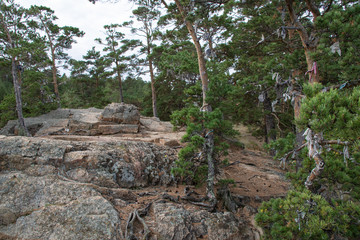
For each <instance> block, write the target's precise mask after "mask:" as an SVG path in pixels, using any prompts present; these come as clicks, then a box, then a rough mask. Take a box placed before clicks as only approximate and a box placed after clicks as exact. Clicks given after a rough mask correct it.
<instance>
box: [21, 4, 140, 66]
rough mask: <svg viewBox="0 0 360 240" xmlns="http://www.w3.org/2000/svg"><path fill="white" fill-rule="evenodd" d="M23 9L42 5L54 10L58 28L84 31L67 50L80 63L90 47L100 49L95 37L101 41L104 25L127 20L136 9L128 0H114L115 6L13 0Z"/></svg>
mask: <svg viewBox="0 0 360 240" xmlns="http://www.w3.org/2000/svg"><path fill="white" fill-rule="evenodd" d="M16 2H17V3H18V4H20V5H21V6H23V7H26V8H28V7H30V6H31V5H38V6H41V5H42V6H46V7H49V8H50V9H52V10H54V11H55V16H57V17H58V20H57V21H56V23H57V24H58V25H59V26H72V27H77V28H79V29H80V30H82V31H84V32H85V35H84V37H82V38H77V39H76V40H77V43H76V44H74V45H73V47H72V49H71V50H69V51H68V53H69V55H70V56H71V57H72V58H75V59H77V60H80V59H81V58H82V56H83V55H85V54H86V52H87V51H88V50H90V49H91V48H92V46H97V47H96V48H97V50H102V47H101V46H99V45H98V44H96V43H95V42H94V39H95V38H99V37H100V38H104V33H103V32H104V31H103V29H104V28H103V27H104V25H108V24H111V23H122V22H124V21H129V20H130V16H131V15H132V10H133V9H135V8H136V6H135V5H134V4H133V3H129V2H128V0H118V2H117V3H110V2H97V3H96V4H92V3H90V2H89V1H88V0H16ZM125 34H126V38H134V36H132V35H131V34H130V31H128V32H125Z"/></svg>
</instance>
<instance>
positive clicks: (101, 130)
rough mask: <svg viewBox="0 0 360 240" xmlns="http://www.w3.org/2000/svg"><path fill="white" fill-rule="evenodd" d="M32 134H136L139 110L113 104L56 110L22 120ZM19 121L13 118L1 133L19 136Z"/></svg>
mask: <svg viewBox="0 0 360 240" xmlns="http://www.w3.org/2000/svg"><path fill="white" fill-rule="evenodd" d="M25 123H26V126H27V127H28V129H29V132H30V134H31V135H32V136H46V135H82V136H96V135H112V134H117V133H133V134H136V133H138V132H139V130H140V112H139V110H138V109H137V108H136V107H135V106H134V105H131V104H124V103H112V104H109V105H108V106H107V107H105V109H96V108H89V109H57V110H53V111H51V112H49V113H47V114H44V115H41V116H38V117H33V118H26V119H25ZM18 128H19V126H18V121H17V120H12V121H9V122H8V123H7V125H6V126H5V127H4V128H3V129H1V130H0V134H2V135H18Z"/></svg>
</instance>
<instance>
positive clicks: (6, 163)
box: [0, 137, 177, 188]
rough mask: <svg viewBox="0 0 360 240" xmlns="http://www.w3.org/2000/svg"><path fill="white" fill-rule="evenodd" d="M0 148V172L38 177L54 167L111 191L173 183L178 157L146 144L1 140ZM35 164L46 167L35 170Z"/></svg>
mask: <svg viewBox="0 0 360 240" xmlns="http://www.w3.org/2000/svg"><path fill="white" fill-rule="evenodd" d="M0 145H1V146H2V147H1V148H0V170H1V171H13V170H19V171H23V170H26V171H29V172H33V173H31V174H30V175H34V176H37V175H44V174H46V171H54V167H56V168H59V169H60V170H61V174H62V175H64V176H66V177H68V178H70V179H72V180H76V181H81V182H92V183H94V184H96V185H99V186H103V187H111V188H117V187H123V188H132V187H144V186H149V185H155V184H162V185H168V184H170V183H171V182H172V181H173V177H172V175H171V167H172V166H173V163H174V161H175V160H176V158H177V153H176V151H175V150H173V149H171V148H169V147H166V146H158V145H155V144H153V143H146V142H131V141H118V142H70V141H63V140H52V139H39V138H26V137H4V138H0ZM38 165H40V166H47V167H44V168H43V169H41V168H36V167H35V166H38ZM49 166H52V167H49ZM41 171H44V173H41Z"/></svg>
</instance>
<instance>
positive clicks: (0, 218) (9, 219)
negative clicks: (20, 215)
mask: <svg viewBox="0 0 360 240" xmlns="http://www.w3.org/2000/svg"><path fill="white" fill-rule="evenodd" d="M16 219H17V217H16V215H15V213H14V212H13V211H11V210H10V209H8V208H6V207H0V226H1V225H9V224H11V223H14V222H16Z"/></svg>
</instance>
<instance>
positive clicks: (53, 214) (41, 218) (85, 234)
mask: <svg viewBox="0 0 360 240" xmlns="http://www.w3.org/2000/svg"><path fill="white" fill-rule="evenodd" d="M0 222H1V224H0V233H1V234H2V235H6V236H10V237H18V238H20V239H115V238H116V237H117V236H118V235H119V232H118V231H119V224H120V219H119V216H118V213H117V211H116V210H115V209H114V207H113V206H112V205H111V204H110V203H109V202H108V201H107V200H106V199H104V198H103V197H102V196H101V195H100V194H99V193H98V192H97V191H95V190H94V189H93V188H91V187H89V186H87V185H84V184H79V183H75V182H67V181H62V180H60V179H58V177H57V176H56V175H54V174H49V175H46V176H40V177H34V176H28V175H26V174H23V173H20V172H9V173H2V174H0Z"/></svg>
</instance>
